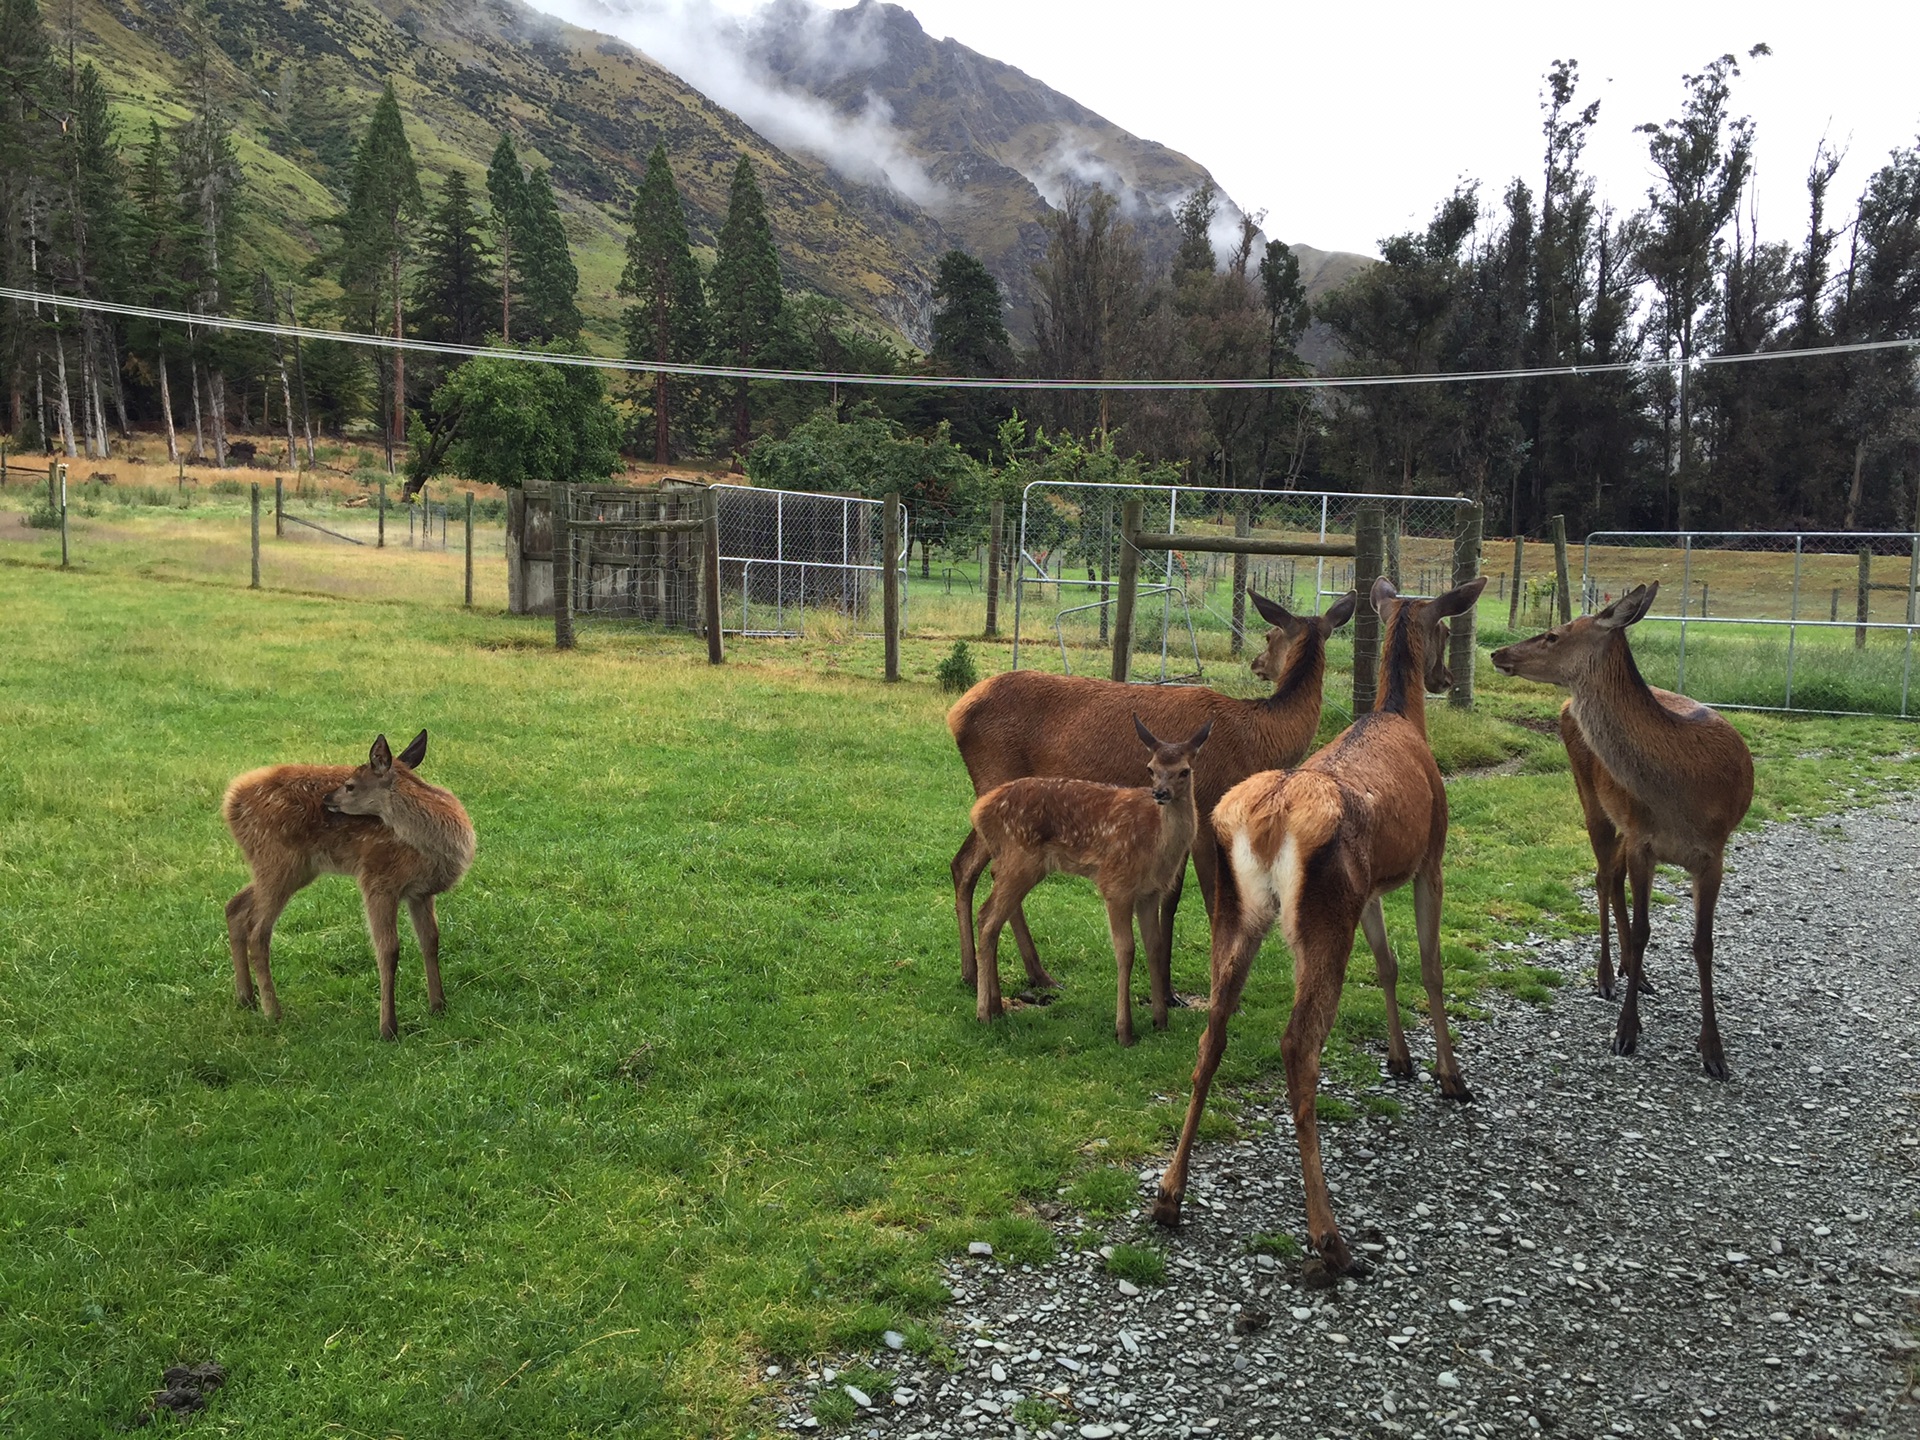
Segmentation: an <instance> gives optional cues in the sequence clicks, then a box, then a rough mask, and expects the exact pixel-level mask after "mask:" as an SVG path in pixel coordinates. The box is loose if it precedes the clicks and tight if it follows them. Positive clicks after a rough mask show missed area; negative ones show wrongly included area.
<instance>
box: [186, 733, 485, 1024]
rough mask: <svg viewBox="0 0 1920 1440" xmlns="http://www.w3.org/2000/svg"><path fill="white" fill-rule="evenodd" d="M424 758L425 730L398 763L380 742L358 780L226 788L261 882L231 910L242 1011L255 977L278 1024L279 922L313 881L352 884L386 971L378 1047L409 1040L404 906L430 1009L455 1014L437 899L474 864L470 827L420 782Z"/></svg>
mask: <svg viewBox="0 0 1920 1440" xmlns="http://www.w3.org/2000/svg"><path fill="white" fill-rule="evenodd" d="M426 755H427V732H426V731H424V730H422V731H421V732H420V733H419V734H418V735H417V736H415V737H414V739H413V743H412V744H410V745H408V746H407V748H406V749H405V750H403V751H401V753H400V755H399V757H398V758H395V756H394V754H393V752H392V750H390V749H389V748H388V746H387V737H386V736H384V735H382V736H380V737H379V738H378V739H376V740H375V741H374V742H373V749H372V751H371V752H370V754H369V756H368V759H367V763H366V764H365V765H362V766H360V767H359V768H358V769H355V768H353V767H351V766H346V765H271V766H268V767H267V768H266V769H264V770H250V771H248V772H247V773H246V774H245V775H242V776H240V777H239V778H238V779H237V780H235V781H234V782H233V783H232V784H231V785H229V786H228V787H227V797H226V800H225V801H224V802H223V804H222V805H221V813H222V815H224V816H225V818H226V822H227V828H228V829H229V830H231V831H232V832H233V838H234V839H235V840H236V841H238V842H239V844H240V851H241V853H242V854H243V855H245V856H246V857H247V865H248V868H249V869H251V870H252V871H253V883H252V884H250V885H248V886H247V887H246V888H245V889H243V890H242V891H241V892H240V893H239V894H238V895H236V896H234V897H233V899H231V900H229V901H228V902H227V939H228V941H229V943H230V944H231V946H232V948H233V994H234V999H235V1000H236V1001H238V1002H239V1003H240V1004H241V1005H244V1006H248V1007H251V1006H252V1005H253V1003H254V990H253V982H254V977H256V976H257V977H258V978H259V981H260V1004H261V1008H262V1009H263V1010H264V1011H265V1012H266V1016H267V1018H268V1019H269V1020H278V1019H279V1018H280V999H279V997H278V996H277V995H275V994H274V990H273V971H272V969H271V967H270V964H269V953H270V950H271V946H272V943H273V926H274V922H275V921H277V920H278V919H279V918H280V912H281V911H282V910H284V909H285V908H286V906H287V902H288V901H289V900H291V899H292V898H293V896H294V895H295V893H296V892H298V891H300V890H301V889H303V888H305V887H306V886H307V885H308V884H310V883H311V882H312V881H313V880H314V879H315V878H316V877H318V876H321V875H351V876H352V877H353V878H354V879H355V880H356V881H358V882H359V885H360V895H361V898H362V899H363V901H364V902H365V904H366V911H367V928H368V930H369V931H371V932H372V936H373V951H374V958H375V960H376V961H377V962H378V964H379V967H380V1038H381V1039H383V1040H393V1039H396V1038H397V1037H398V1036H399V1033H400V1030H399V1025H398V1023H397V1022H396V1019H395V1016H394V1004H393V989H394V975H395V972H396V970H397V969H398V968H399V963H400V922H399V913H400V902H401V901H402V900H404V901H406V903H407V913H408V914H409V915H410V916H411V917H412V919H413V933H414V937H415V938H416V939H418V940H419V942H420V957H421V959H422V960H423V961H424V962H425V964H426V972H427V1008H428V1009H429V1010H432V1011H433V1012H435V1013H436V1014H437V1013H438V1012H440V1011H441V1010H443V1009H445V1008H446V1003H447V1002H446V996H445V995H444V993H442V991H441V988H440V924H439V920H438V919H437V917H436V916H435V915H434V910H433V897H434V896H436V895H439V894H441V893H443V892H444V891H447V890H451V889H452V888H453V887H454V886H455V885H457V884H459V883H460V877H461V876H463V875H465V874H466V873H467V867H468V866H469V865H471V864H472V863H473V846H474V841H473V824H472V822H471V821H469V820H468V819H467V812H466V811H465V810H463V809H461V807H460V802H459V801H458V800H456V799H454V798H453V796H452V795H451V794H449V793H448V792H447V791H445V790H442V789H440V788H439V787H438V786H437V785H429V784H428V783H427V782H426V781H424V780H422V779H420V777H419V776H417V775H415V774H414V773H413V771H414V767H415V766H417V765H419V764H420V762H421V761H422V760H424V759H425V758H426Z"/></svg>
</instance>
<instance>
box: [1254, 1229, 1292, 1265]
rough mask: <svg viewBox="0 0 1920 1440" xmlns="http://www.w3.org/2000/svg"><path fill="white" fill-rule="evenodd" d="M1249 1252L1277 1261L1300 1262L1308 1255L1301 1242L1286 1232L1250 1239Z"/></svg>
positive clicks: (1256, 1236) (1275, 1232)
mask: <svg viewBox="0 0 1920 1440" xmlns="http://www.w3.org/2000/svg"><path fill="white" fill-rule="evenodd" d="M1247 1250H1248V1252H1249V1253H1250V1254H1254V1255H1271V1256H1273V1257H1274V1258H1275V1259H1277V1260H1298V1259H1300V1258H1301V1257H1302V1256H1303V1255H1305V1254H1306V1251H1305V1250H1303V1249H1301V1247H1300V1242H1299V1241H1298V1240H1296V1239H1294V1238H1293V1236H1291V1235H1289V1234H1287V1233H1286V1232H1284V1231H1274V1232H1272V1233H1270V1234H1263V1235H1254V1236H1251V1237H1249V1239H1248V1240H1247Z"/></svg>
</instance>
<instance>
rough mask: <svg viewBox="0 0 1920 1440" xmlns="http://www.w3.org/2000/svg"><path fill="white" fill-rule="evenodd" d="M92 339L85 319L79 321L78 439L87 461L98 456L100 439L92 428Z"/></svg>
mask: <svg viewBox="0 0 1920 1440" xmlns="http://www.w3.org/2000/svg"><path fill="white" fill-rule="evenodd" d="M93 411H94V404H93V337H92V336H91V335H89V334H88V333H87V324H86V318H85V317H84V316H82V317H81V321H80V438H81V442H82V447H83V448H84V449H85V451H86V455H87V458H88V459H89V460H92V459H95V458H97V457H98V456H99V454H100V437H99V435H98V434H97V433H96V432H95V430H94V426H93Z"/></svg>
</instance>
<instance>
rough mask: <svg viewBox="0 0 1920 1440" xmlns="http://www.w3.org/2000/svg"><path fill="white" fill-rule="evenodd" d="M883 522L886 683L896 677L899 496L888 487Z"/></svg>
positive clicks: (898, 647)
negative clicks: (884, 521)
mask: <svg viewBox="0 0 1920 1440" xmlns="http://www.w3.org/2000/svg"><path fill="white" fill-rule="evenodd" d="M886 505H887V510H886V523H885V524H884V525H883V526H882V527H881V531H880V548H881V550H882V552H883V553H882V555H881V565H882V569H881V572H880V575H881V591H880V607H881V615H882V618H883V620H884V622H885V629H886V652H887V667H886V679H887V681H888V682H889V683H891V682H892V681H895V680H898V679H899V678H900V496H899V494H898V493H897V492H892V491H889V492H888V494H887V500H886Z"/></svg>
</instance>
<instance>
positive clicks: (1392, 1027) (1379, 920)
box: [1360, 895, 1413, 1080]
mask: <svg viewBox="0 0 1920 1440" xmlns="http://www.w3.org/2000/svg"><path fill="white" fill-rule="evenodd" d="M1360 928H1361V929H1362V930H1364V931H1365V932H1366V936H1367V948H1368V949H1369V950H1371V951H1373V968H1374V971H1375V973H1376V974H1378V975H1379V977H1380V993H1381V994H1382V995H1383V996H1384V997H1385V998H1386V1002H1387V1073H1388V1074H1389V1075H1391V1076H1393V1078H1394V1079H1396V1080H1411V1079H1412V1078H1413V1056H1412V1055H1410V1054H1408V1053H1407V1032H1406V1031H1405V1030H1403V1029H1401V1028H1400V962H1399V961H1398V960H1396V959H1395V958H1394V955H1393V946H1392V944H1390V943H1389V942H1388V940H1387V917H1386V915H1385V913H1384V912H1383V911H1382V910H1381V908H1380V897H1379V896H1378V895H1376V896H1374V897H1373V898H1372V899H1371V900H1369V901H1368V902H1367V908H1366V909H1364V910H1362V911H1361V912H1360Z"/></svg>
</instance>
